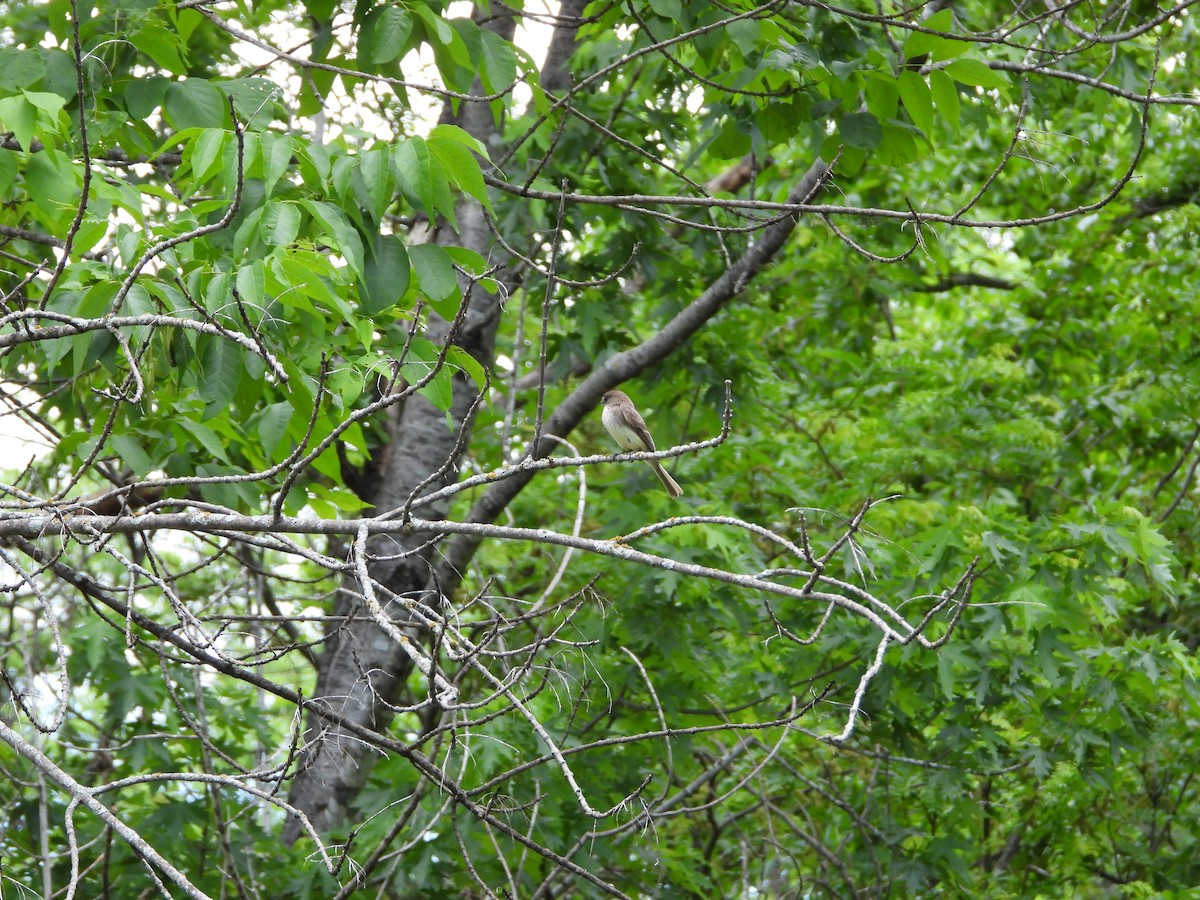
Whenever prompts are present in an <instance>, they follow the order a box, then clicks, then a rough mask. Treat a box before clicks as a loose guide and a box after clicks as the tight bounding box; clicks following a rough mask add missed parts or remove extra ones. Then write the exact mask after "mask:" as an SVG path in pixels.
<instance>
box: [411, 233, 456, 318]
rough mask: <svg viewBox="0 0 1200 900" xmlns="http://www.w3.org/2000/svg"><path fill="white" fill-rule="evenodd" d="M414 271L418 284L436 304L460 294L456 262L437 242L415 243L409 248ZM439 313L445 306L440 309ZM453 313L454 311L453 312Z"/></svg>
mask: <svg viewBox="0 0 1200 900" xmlns="http://www.w3.org/2000/svg"><path fill="white" fill-rule="evenodd" d="M408 255H409V258H410V259H411V260H412V267H413V271H414V272H416V274H417V285H418V286H419V287H420V288H421V291H422V292H423V293H424V294H425V295H426V296H427V297H429V299H430V300H432V301H433V302H434V304H435V307H436V305H437V304H438V303H439V302H440V301H442V300H447V299H449V298H450V297H457V296H458V278H457V277H456V276H455V273H454V262H453V261H452V260H451V259H450V254H449V253H447V252H446V250H445V248H444V247H439V246H438V245H437V244H415V245H414V246H412V247H409V248H408ZM438 312H439V313H442V314H443V315H444V312H443V308H439V309H438ZM451 315H453V313H451Z"/></svg>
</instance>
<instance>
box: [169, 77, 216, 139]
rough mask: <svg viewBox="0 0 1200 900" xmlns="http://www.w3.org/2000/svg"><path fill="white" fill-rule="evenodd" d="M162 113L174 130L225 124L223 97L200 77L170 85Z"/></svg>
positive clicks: (174, 82)
mask: <svg viewBox="0 0 1200 900" xmlns="http://www.w3.org/2000/svg"><path fill="white" fill-rule="evenodd" d="M163 111H164V112H165V113H166V116H167V119H168V121H170V123H171V125H172V126H173V127H174V128H176V129H183V128H221V127H222V126H223V125H224V124H225V98H224V97H223V96H222V95H221V92H220V91H218V90H217V89H216V88H215V87H214V86H213V85H212V84H211V83H210V82H207V81H205V80H203V79H201V78H189V79H187V80H186V81H173V82H171V83H170V84H169V85H168V86H167V93H166V98H165V100H164V103H163Z"/></svg>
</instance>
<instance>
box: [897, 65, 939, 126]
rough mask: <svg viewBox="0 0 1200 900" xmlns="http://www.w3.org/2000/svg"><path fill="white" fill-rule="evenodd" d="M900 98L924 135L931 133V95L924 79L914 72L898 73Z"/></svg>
mask: <svg viewBox="0 0 1200 900" xmlns="http://www.w3.org/2000/svg"><path fill="white" fill-rule="evenodd" d="M900 99H901V100H902V101H904V108H905V109H906V110H908V115H909V116H910V117H911V118H912V120H913V124H914V125H916V126H917V127H918V128H920V129H921V131H923V132H925V134H926V135H928V136H932V134H933V95H932V94H931V93H930V90H929V85H927V84H926V83H925V79H924V78H922V77H921V76H920V75H918V74H917V73H916V72H910V71H907V70H906V71H903V72H901V73H900Z"/></svg>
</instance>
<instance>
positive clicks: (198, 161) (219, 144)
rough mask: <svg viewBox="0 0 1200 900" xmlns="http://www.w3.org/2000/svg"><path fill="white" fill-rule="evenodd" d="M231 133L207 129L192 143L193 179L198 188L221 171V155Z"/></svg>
mask: <svg viewBox="0 0 1200 900" xmlns="http://www.w3.org/2000/svg"><path fill="white" fill-rule="evenodd" d="M227 137H229V132H227V131H226V130H225V129H223V128H205V129H203V130H202V131H201V132H200V133H199V134H198V135H196V139H195V140H194V141H192V152H191V155H190V159H191V163H192V179H193V181H194V183H195V185H196V186H199V185H202V184H204V182H206V181H208V179H210V178H211V177H212V176H213V175H215V174H217V172H219V171H220V170H221V166H222V159H221V154H222V151H223V150H224V147H225V140H226V138H227Z"/></svg>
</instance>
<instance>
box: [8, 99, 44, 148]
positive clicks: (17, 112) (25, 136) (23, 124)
mask: <svg viewBox="0 0 1200 900" xmlns="http://www.w3.org/2000/svg"><path fill="white" fill-rule="evenodd" d="M36 125H37V107H35V106H34V105H33V104H32V103H30V102H29V100H28V98H26V97H24V96H20V97H3V98H0V128H3V129H4V130H6V131H11V132H12V133H13V137H15V138H16V139H17V143H18V144H20V145H21V147H22V148H23V149H24V150H25V152H26V153H28V152H29V148H30V147H31V146H32V144H33V129H34V127H35V126H36Z"/></svg>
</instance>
